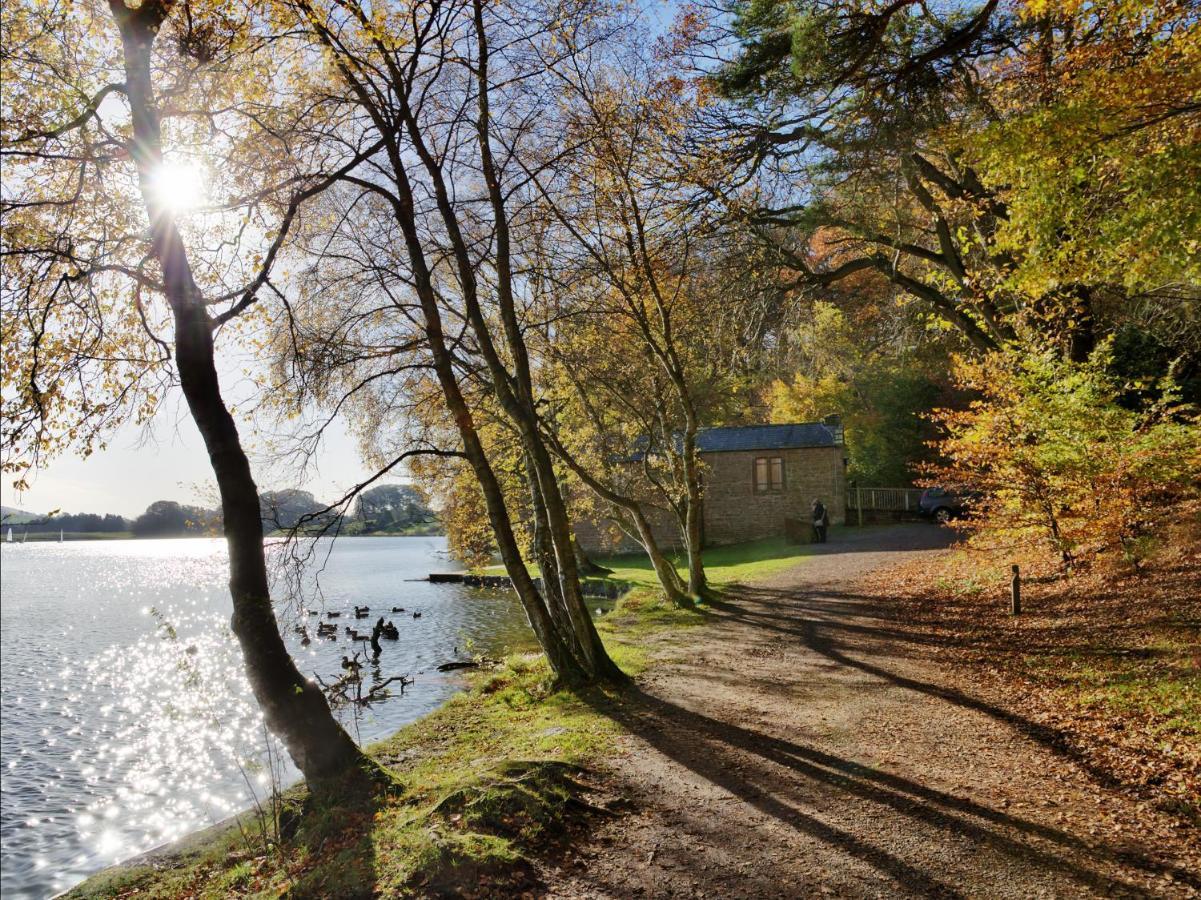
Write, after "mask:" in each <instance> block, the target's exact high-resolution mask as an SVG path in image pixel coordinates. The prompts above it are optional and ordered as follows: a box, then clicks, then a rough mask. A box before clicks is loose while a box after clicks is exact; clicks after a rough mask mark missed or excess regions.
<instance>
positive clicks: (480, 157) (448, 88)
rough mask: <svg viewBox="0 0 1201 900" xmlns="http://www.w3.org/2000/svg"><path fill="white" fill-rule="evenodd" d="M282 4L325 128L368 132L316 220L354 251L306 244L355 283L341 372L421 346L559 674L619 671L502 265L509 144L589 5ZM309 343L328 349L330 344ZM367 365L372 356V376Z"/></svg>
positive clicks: (445, 446)
mask: <svg viewBox="0 0 1201 900" xmlns="http://www.w3.org/2000/svg"><path fill="white" fill-rule="evenodd" d="M286 8H287V15H288V17H289V19H288V21H289V24H290V27H292V28H294V29H297V30H300V31H303V32H304V33H305V34H307V35H308V36H309V38H310V40H311V41H312V42H313V45H314V47H315V48H320V50H321V54H322V59H324V60H325V61H326V64H327V65H326V69H325V73H326V75H327V76H328V77H329V78H330V80H331V81H332V82H333V83H334V84H336V85H338V90H339V91H340V101H341V108H342V110H343V111H344V114H345V119H344V120H343V119H338V120H336V121H335V122H334V129H333V130H334V133H337V134H343V135H369V136H370V140H372V141H378V143H379V150H378V153H376V154H375V155H374V156H373V157H372V159H371V160H370V165H369V167H368V168H369V171H367V172H366V173H365V174H364V175H362V176H356V177H354V178H347V179H345V180H346V181H347V182H348V183H349V184H350V185H351V186H352V189H351V192H350V193H348V194H346V195H345V196H343V197H342V198H341V200H340V202H342V203H343V204H344V205H343V207H342V208H343V210H344V212H342V213H339V214H338V215H337V217H336V218H335V219H333V223H334V224H333V227H332V228H331V229H330V230H329V232H328V235H329V236H328V241H329V245H328V246H330V247H332V246H333V245H334V244H338V245H339V246H343V245H344V246H354V247H357V248H359V249H360V250H362V251H364V252H362V253H361V254H359V255H357V256H353V257H352V256H347V255H340V254H339V253H337V252H336V251H334V250H332V249H330V250H327V251H325V252H320V253H318V254H317V259H318V263H317V267H320V266H322V265H325V266H329V267H342V268H344V269H345V270H346V271H347V273H348V274H346V275H345V277H343V278H342V284H343V285H350V284H354V283H357V284H358V285H359V286H360V287H359V290H360V291H362V293H360V294H358V295H356V296H354V297H347V298H346V302H347V304H348V305H347V306H346V307H343V309H342V311H343V312H349V313H350V315H351V318H350V319H349V320H348V319H345V318H343V319H341V320H340V322H336V323H331V324H332V325H333V330H334V331H336V330H337V329H339V328H342V329H345V331H344V333H345V334H347V335H349V336H350V337H351V338H352V339H353V340H355V341H356V342H358V343H359V344H362V345H364V346H366V347H368V348H370V349H369V350H368V351H366V352H364V353H363V354H361V355H360V357H359V358H357V359H356V358H345V357H344V359H345V362H346V364H347V365H348V366H350V367H353V366H355V365H361V366H363V370H362V371H363V376H362V378H356V379H352V381H353V383H354V384H358V383H360V382H361V381H364V380H366V382H367V384H373V383H377V382H378V383H380V384H381V385H383V384H386V378H387V374H388V373H387V369H388V368H389V366H390V365H391V366H393V367H395V366H403V365H404V362H403V359H404V356H405V354H406V353H412V352H418V353H419V354H421V358H420V361H418V362H414V363H413V365H416V366H424V367H425V372H426V375H427V376H428V378H429V379H430V382H432V383H433V384H436V385H437V389H438V391H439V393H440V396H441V398H442V401H443V402H444V404H445V410H446V420H445V421H446V423H447V424H449V425H450V427H451V429H452V430H453V434H454V438H455V439H454V441H453V442H447V441H446V440H445V438H446V437H447V435H446V434H445V433H442V434H440V435H439V436H438V439H437V441H435V442H433V443H432V444H431V448H430V449H431V451H432V450H437V451H439V452H441V453H442V454H444V455H453V456H457V457H461V458H462V459H463V460H464V461H465V462H466V463H467V464H468V465H469V466H470V468H471V470H472V472H473V473H474V475H475V477H476V479H477V481H478V484H479V487H480V491H481V493H482V495H483V498H484V502H485V504H486V508H487V510H488V518H489V522H490V523H491V526H492V530H493V532H494V536H495V539H496V543H497V548H498V550H499V553H500V555H501V557H502V560H503V561H504V564H505V566H506V569H507V570H508V572H509V575H510V577H511V578H512V579H513V583H514V587H515V588H516V590H517V593H518V595H519V597H520V598H521V600H522V603H523V605H524V607H525V610H526V612H527V614H528V615H529V618H530V621H531V624H532V626H533V628H534V631H535V633H536V635H537V636H538V638H539V641H540V642H541V644H542V646H543V648H544V650H545V651H546V653H547V657H548V659H549V660H550V663H551V666H552V668H553V669H554V671H555V672H556V673H557V674H558V675H559V676H560V677H561V678H563V679H564V680H567V681H588V680H595V679H616V678H620V677H621V675H620V672H619V671H618V670H617V668H616V667H615V666H614V665H613V663H612V661H611V660H610V659H609V657H608V655H607V653H606V652H605V649H604V646H603V645H602V644H601V641H600V638H599V636H598V635H597V633H596V629H595V627H594V625H593V623H592V620H591V618H590V616H589V613H588V609H587V606H586V605H585V603H584V601H583V596H582V592H581V589H580V583H579V575H578V570H577V562H576V558H575V553H574V544H573V541H572V532H571V523H570V519H569V515H568V511H567V504H566V501H565V499H564V497H563V493H562V488H561V486H560V484H559V481H558V475H557V473H556V471H555V467H554V464H553V460H552V458H551V455H550V453H549V451H548V449H547V447H546V444H545V441H544V440H543V437H542V435H541V433H540V431H539V427H538V414H537V408H536V407H537V403H538V395H537V387H536V384H535V380H534V371H533V369H532V367H531V364H530V359H529V354H528V350H527V348H526V346H525V342H524V336H523V328H524V323H523V315H524V309H523V300H522V294H521V292H522V282H521V277H520V272H519V268H518V266H519V263H518V262H517V261H516V260H517V259H518V258H519V257H518V252H519V251H518V248H519V246H520V241H521V235H520V232H519V231H518V229H517V228H516V227H515V226H516V223H517V221H518V219H519V216H518V211H519V210H520V196H519V190H520V183H519V181H518V179H519V178H520V177H521V173H520V168H519V167H518V166H516V165H515V164H514V162H513V157H514V154H516V153H519V152H526V146H525V145H526V142H528V141H530V140H533V139H534V138H535V136H536V128H535V123H536V121H537V111H538V103H539V100H540V96H539V91H540V90H542V89H543V88H544V85H545V83H546V81H547V80H548V79H549V78H551V76H550V75H549V73H550V72H551V71H552V69H553V68H554V67H555V66H560V65H568V64H569V62H568V61H569V60H570V59H572V58H573V57H574V56H576V55H578V54H580V53H582V52H584V51H585V50H586V41H587V40H589V39H592V38H589V37H588V35H589V34H590V30H594V29H595V28H597V27H599V25H596V24H591V23H592V20H593V19H594V18H596V17H594V16H593V15H592V13H593V12H594V10H593V9H592V8H591V7H587V6H581V7H579V8H573V9H571V10H569V11H568V14H567V15H566V18H564V17H563V16H561V15H560V14H559V13H561V12H562V11H556V10H551V9H543V8H541V7H540V6H538V5H537V4H526V5H522V4H514V5H511V6H510V5H501V4H495V5H486V4H483V3H482V2H463V3H453V4H449V5H447V4H425V3H396V4H389V5H383V6H375V5H370V6H369V5H365V4H358V3H350V2H345V3H343V2H335V3H330V4H322V3H313V2H294V3H291V4H288V5H287V7H286ZM602 18H603V17H602ZM597 21H598V22H599V21H600V19H598V20H597ZM569 35H570V39H565V38H567V37H568V36H569ZM581 42H584V43H583V44H582V43H581ZM327 139H329V138H327V137H325V136H322V137H321V138H320V140H322V141H324V140H327ZM500 148H505V149H503V150H502V149H500ZM515 194H518V196H514V195H515ZM310 247H311V248H312V249H316V245H315V244H313V245H310ZM314 309H316V307H314ZM326 309H328V307H326ZM364 309H376V310H378V313H377V314H375V315H367V314H365V313H364V314H360V311H361V310H364ZM314 333H316V334H323V333H324V334H329V333H331V329H330V328H316V329H314ZM388 334H390V335H391V337H388V338H385V337H384V336H385V335H388ZM387 340H391V341H393V344H392V346H391V348H388V346H387V343H386V342H387ZM318 346H319V347H320V352H322V353H326V352H330V350H331V348H332V347H333V343H332V342H330V341H322V342H320V343H319V345H318ZM301 350H302V351H303V352H306V353H307V352H308V349H307V348H301ZM331 358H333V357H331ZM308 362H312V363H314V365H310V366H306V369H305V371H306V372H308V373H309V375H310V376H311V377H312V378H313V379H314V381H315V382H316V381H319V379H318V378H317V376H318V375H319V368H320V357H313V358H312V359H310V360H309V361H308ZM372 366H378V367H379V368H378V370H376V371H375V373H374V374H369V373H370V372H372V368H371V367H372ZM427 383H429V382H427ZM481 390H483V391H486V392H487V395H488V398H489V399H488V404H489V405H490V407H491V408H492V409H494V410H495V411H496V412H497V413H498V414H499V415H502V416H503V417H504V418H505V420H506V421H507V423H508V426H507V427H509V428H510V429H511V433H512V434H513V435H514V437H515V439H516V441H517V442H518V444H519V446H520V448H521V454H522V456H523V464H524V466H525V468H526V470H527V473H528V482H527V483H528V488H529V491H530V502H531V505H532V508H533V509H534V510H535V515H536V516H538V517H539V518H540V520H541V521H543V522H544V524H545V528H546V532H547V534H548V535H549V543H548V545H547V547H548V552H547V553H546V554H545V555H543V556H541V557H539V558H538V562H539V564H540V568H541V569H542V574H543V581H542V584H543V589H542V590H539V588H538V587H537V586H536V585H535V583H534V581H533V579H532V577H531V575H530V572H529V569H528V567H527V565H526V561H525V559H524V558H523V556H522V552H521V551H522V548H521V545H520V542H519V540H518V536H517V534H516V533H515V531H514V527H513V516H512V514H511V510H510V508H509V504H508V503H507V502H506V497H505V491H504V487H503V485H502V483H501V479H500V477H499V476H498V473H497V471H496V468H495V466H494V465H493V460H492V459H491V458H490V455H489V452H488V447H487V446H486V444H485V442H484V440H482V438H481V433H480V428H479V424H478V423H477V416H478V415H480V412H481V408H480V407H479V406H477V405H475V403H474V402H473V401H474V399H475V398H478V397H481V396H483V395H482V394H481V393H480V391H481Z"/></svg>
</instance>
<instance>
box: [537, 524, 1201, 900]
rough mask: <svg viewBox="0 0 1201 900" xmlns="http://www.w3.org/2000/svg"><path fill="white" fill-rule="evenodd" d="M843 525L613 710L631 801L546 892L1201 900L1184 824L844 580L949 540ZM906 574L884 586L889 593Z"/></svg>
mask: <svg viewBox="0 0 1201 900" xmlns="http://www.w3.org/2000/svg"><path fill="white" fill-rule="evenodd" d="M946 540H947V535H946V533H945V532H944V531H942V530H940V529H937V528H935V527H932V526H898V527H895V528H883V529H868V530H865V531H853V530H849V529H848V530H841V529H840V530H837V531H836V532H835V534H834V535H833V536H832V538H831V541H832V542H831V543H829V544H827V545H824V546H819V547H815V548H814V550H815V553H814V555H813V556H811V557H809V558H807V559H806V560H805V561H804V562H803V563H801V564H800V565H798V566H796V567H794V568H792V569H789V570H787V571H785V572H782V573H779V574H778V575H776V576H773V577H772V578H770V579H767V580H764V581H762V582H759V583H756V584H755V585H752V586H747V587H745V588H739V589H736V590H731V591H729V592H728V593H727V596H726V599H725V600H724V601H723V602H721V603H719V604H717V605H716V606H715V608H714V621H713V623H712V624H711V625H708V626H705V627H703V628H696V629H689V630H688V631H687V632H686V633H685V634H684V636H683V637H682V639H681V641H680V642H679V643H677V644H676V645H675V646H673V647H671V648H670V649H668V650H665V651H663V652H664V659H663V661H662V662H661V663H660V664H658V665H656V666H653V667H651V669H650V671H649V672H648V673H647V675H646V676H644V677H643V678H642V679H640V681H639V683H638V686H637V688H636V689H635V690H634V691H632V692H631V694H630V696H629V697H628V699H627V700H626V701H625V702H624V703H622V704H620V706H618V707H617V708H616V709H607V710H606V712H607V713H608V714H610V715H615V716H616V717H617V718H618V719H619V720H620V721H621V722H622V724H623V725H624V726H625V727H626V728H627V729H628V730H629V732H630V735H629V736H627V737H625V738H623V739H622V742H621V752H620V754H619V755H618V756H617V757H615V758H614V759H613V760H611V762H610V763H609V764H608V766H607V767H606V770H605V771H604V772H603V777H604V779H605V780H606V781H607V784H608V791H609V792H611V793H612V794H613V795H616V796H617V797H619V798H623V799H624V800H625V801H626V803H625V804H619V806H620V805H625V806H627V807H628V808H627V809H626V811H624V812H623V813H621V814H620V815H617V816H614V817H612V818H607V819H604V820H602V821H601V823H600V824H599V825H598V826H597V827H595V828H594V829H593V830H592V831H591V832H590V833H589V834H588V835H587V836H585V837H584V838H582V839H580V840H578V841H576V842H574V843H573V845H572V846H573V849H571V850H569V851H568V852H567V854H566V855H562V856H559V857H557V858H555V859H554V860H552V861H543V862H541V863H540V864H539V867H540V871H539V873H538V875H539V877H540V880H541V882H542V884H543V886H544V888H545V889H547V891H548V893H549V894H550V895H552V896H558V897H572V898H575V897H612V898H625V897H642V896H645V897H721V898H736V897H803V896H822V895H828V896H851V897H864V896H903V895H910V896H951V897H954V896H979V897H1040V896H1046V897H1078V896H1168V897H1197V896H1201V875H1199V874H1198V873H1201V850H1199V848H1198V842H1197V834H1196V832H1195V831H1191V832H1190V831H1188V830H1186V829H1183V828H1182V826H1181V825H1180V823H1179V822H1177V821H1175V820H1172V819H1170V818H1168V817H1167V816H1166V815H1164V814H1162V813H1160V812H1158V811H1157V810H1155V809H1154V808H1152V807H1151V806H1150V805H1149V804H1140V803H1138V802H1136V801H1134V800H1132V799H1131V798H1130V797H1128V796H1127V795H1124V794H1121V793H1118V792H1116V791H1112V790H1109V789H1107V788H1105V787H1103V786H1101V785H1100V784H1098V783H1097V782H1096V781H1095V780H1094V779H1093V778H1092V777H1091V776H1090V775H1089V773H1088V772H1086V771H1084V770H1083V769H1081V768H1080V767H1079V766H1078V765H1077V764H1076V763H1074V762H1072V761H1071V760H1070V759H1068V758H1066V757H1065V756H1063V755H1061V754H1060V753H1059V752H1057V750H1056V749H1055V748H1054V747H1053V746H1052V745H1051V742H1050V741H1049V740H1048V739H1046V738H1044V737H1043V736H1042V735H1041V734H1040V732H1039V730H1038V729H1037V728H1036V727H1033V726H1032V725H1030V723H1026V722H1024V720H1023V719H1022V716H1021V711H1020V710H1012V709H1009V710H1006V709H1000V708H997V707H995V706H992V705H990V704H989V703H988V702H986V701H983V700H981V699H978V698H975V697H973V696H971V695H970V694H968V693H965V692H964V691H963V690H961V689H958V688H955V687H951V686H950V681H949V679H947V678H946V677H945V673H943V674H940V671H939V668H938V666H937V665H936V664H935V663H934V662H933V661H931V660H930V659H929V658H928V652H927V651H928V649H929V648H928V646H927V644H926V640H927V639H926V638H924V637H923V636H922V635H921V633H920V632H913V631H910V630H907V629H903V628H900V627H898V626H897V625H896V623H894V622H893V621H892V620H891V619H890V618H889V617H888V616H887V615H886V614H885V613H884V612H883V611H881V610H880V608H879V606H878V604H876V603H874V602H873V601H872V600H871V599H870V598H867V597H865V596H860V595H857V594H856V591H855V580H856V579H857V578H858V577H860V576H862V575H865V574H867V573H868V572H871V571H873V570H877V569H879V568H880V567H883V566H887V565H890V564H892V563H894V562H899V561H902V560H905V561H911V560H914V559H918V558H920V555H921V554H923V553H928V552H930V551H932V550H935V549H937V548H941V547H942V546H944V545H945V543H946ZM903 589H904V586H903V585H898V590H903Z"/></svg>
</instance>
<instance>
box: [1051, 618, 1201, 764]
mask: <svg viewBox="0 0 1201 900" xmlns="http://www.w3.org/2000/svg"><path fill="white" fill-rule="evenodd" d="M1195 655H1196V647H1195V646H1192V645H1191V644H1189V643H1186V642H1184V641H1182V640H1177V639H1160V640H1158V641H1156V642H1153V643H1151V644H1149V645H1148V646H1146V647H1144V648H1140V650H1139V653H1138V654H1136V655H1134V656H1130V655H1128V654H1118V655H1112V656H1106V655H1104V653H1101V654H1090V655H1089V656H1087V657H1086V656H1084V655H1083V654H1079V653H1074V654H1071V655H1070V656H1069V657H1068V658H1066V659H1064V660H1063V661H1062V663H1061V664H1060V668H1059V671H1058V672H1057V675H1058V680H1059V681H1060V683H1061V685H1062V687H1061V692H1062V694H1063V695H1064V697H1065V699H1068V700H1069V701H1070V702H1072V703H1074V704H1075V705H1077V706H1080V707H1084V708H1086V709H1094V710H1097V711H1100V712H1102V713H1104V714H1108V715H1113V714H1114V713H1117V714H1119V715H1121V714H1125V715H1133V716H1135V717H1140V718H1142V717H1145V718H1146V719H1147V720H1148V721H1147V723H1146V724H1145V725H1144V726H1143V727H1144V728H1145V730H1146V731H1147V733H1148V734H1151V735H1154V736H1155V737H1157V738H1160V739H1163V740H1167V741H1170V740H1173V739H1184V740H1189V741H1196V740H1199V739H1201V677H1199V676H1198V674H1197V668H1196V661H1195V659H1194V657H1195Z"/></svg>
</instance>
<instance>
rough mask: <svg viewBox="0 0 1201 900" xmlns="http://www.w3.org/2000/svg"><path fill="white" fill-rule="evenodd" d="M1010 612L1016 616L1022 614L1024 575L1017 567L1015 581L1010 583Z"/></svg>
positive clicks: (1014, 569) (1014, 575) (1014, 574)
mask: <svg viewBox="0 0 1201 900" xmlns="http://www.w3.org/2000/svg"><path fill="white" fill-rule="evenodd" d="M1009 612H1010V614H1011V615H1015V616H1020V615H1021V614H1022V575H1021V573H1020V572H1019V571H1018V567H1017V566H1013V579H1012V580H1011V581H1010V582H1009Z"/></svg>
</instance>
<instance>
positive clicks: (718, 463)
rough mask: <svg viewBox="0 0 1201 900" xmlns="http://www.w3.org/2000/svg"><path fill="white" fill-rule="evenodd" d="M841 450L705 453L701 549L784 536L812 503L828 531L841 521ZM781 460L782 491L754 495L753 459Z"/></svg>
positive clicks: (843, 480)
mask: <svg viewBox="0 0 1201 900" xmlns="http://www.w3.org/2000/svg"><path fill="white" fill-rule="evenodd" d="M844 455H845V448H844V447H841V446H835V447H803V448H799V449H791V450H746V451H736V452H729V453H706V454H705V455H704V457H703V458H704V461H705V466H706V473H705V543H706V544H737V543H741V542H742V541H754V540H759V539H760V538H767V537H777V536H780V535H783V534H784V520H785V519H786V518H795V519H805V518H807V517H808V515H809V509H810V506H811V505H812V503H813V499H814V498H815V497H817V498H820V499H821V501H822V502H823V503H824V504H825V505H826V508H827V509H828V510H829V513H830V523H831V524H832V525H842V524H843V523H844V522H845V520H846V474H845V470H844V466H843V457H844ZM763 456H767V457H771V456H779V457H783V459H784V489H783V491H781V492H780V493H769V494H757V493H755V479H754V465H755V460H756V458H758V457H763Z"/></svg>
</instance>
